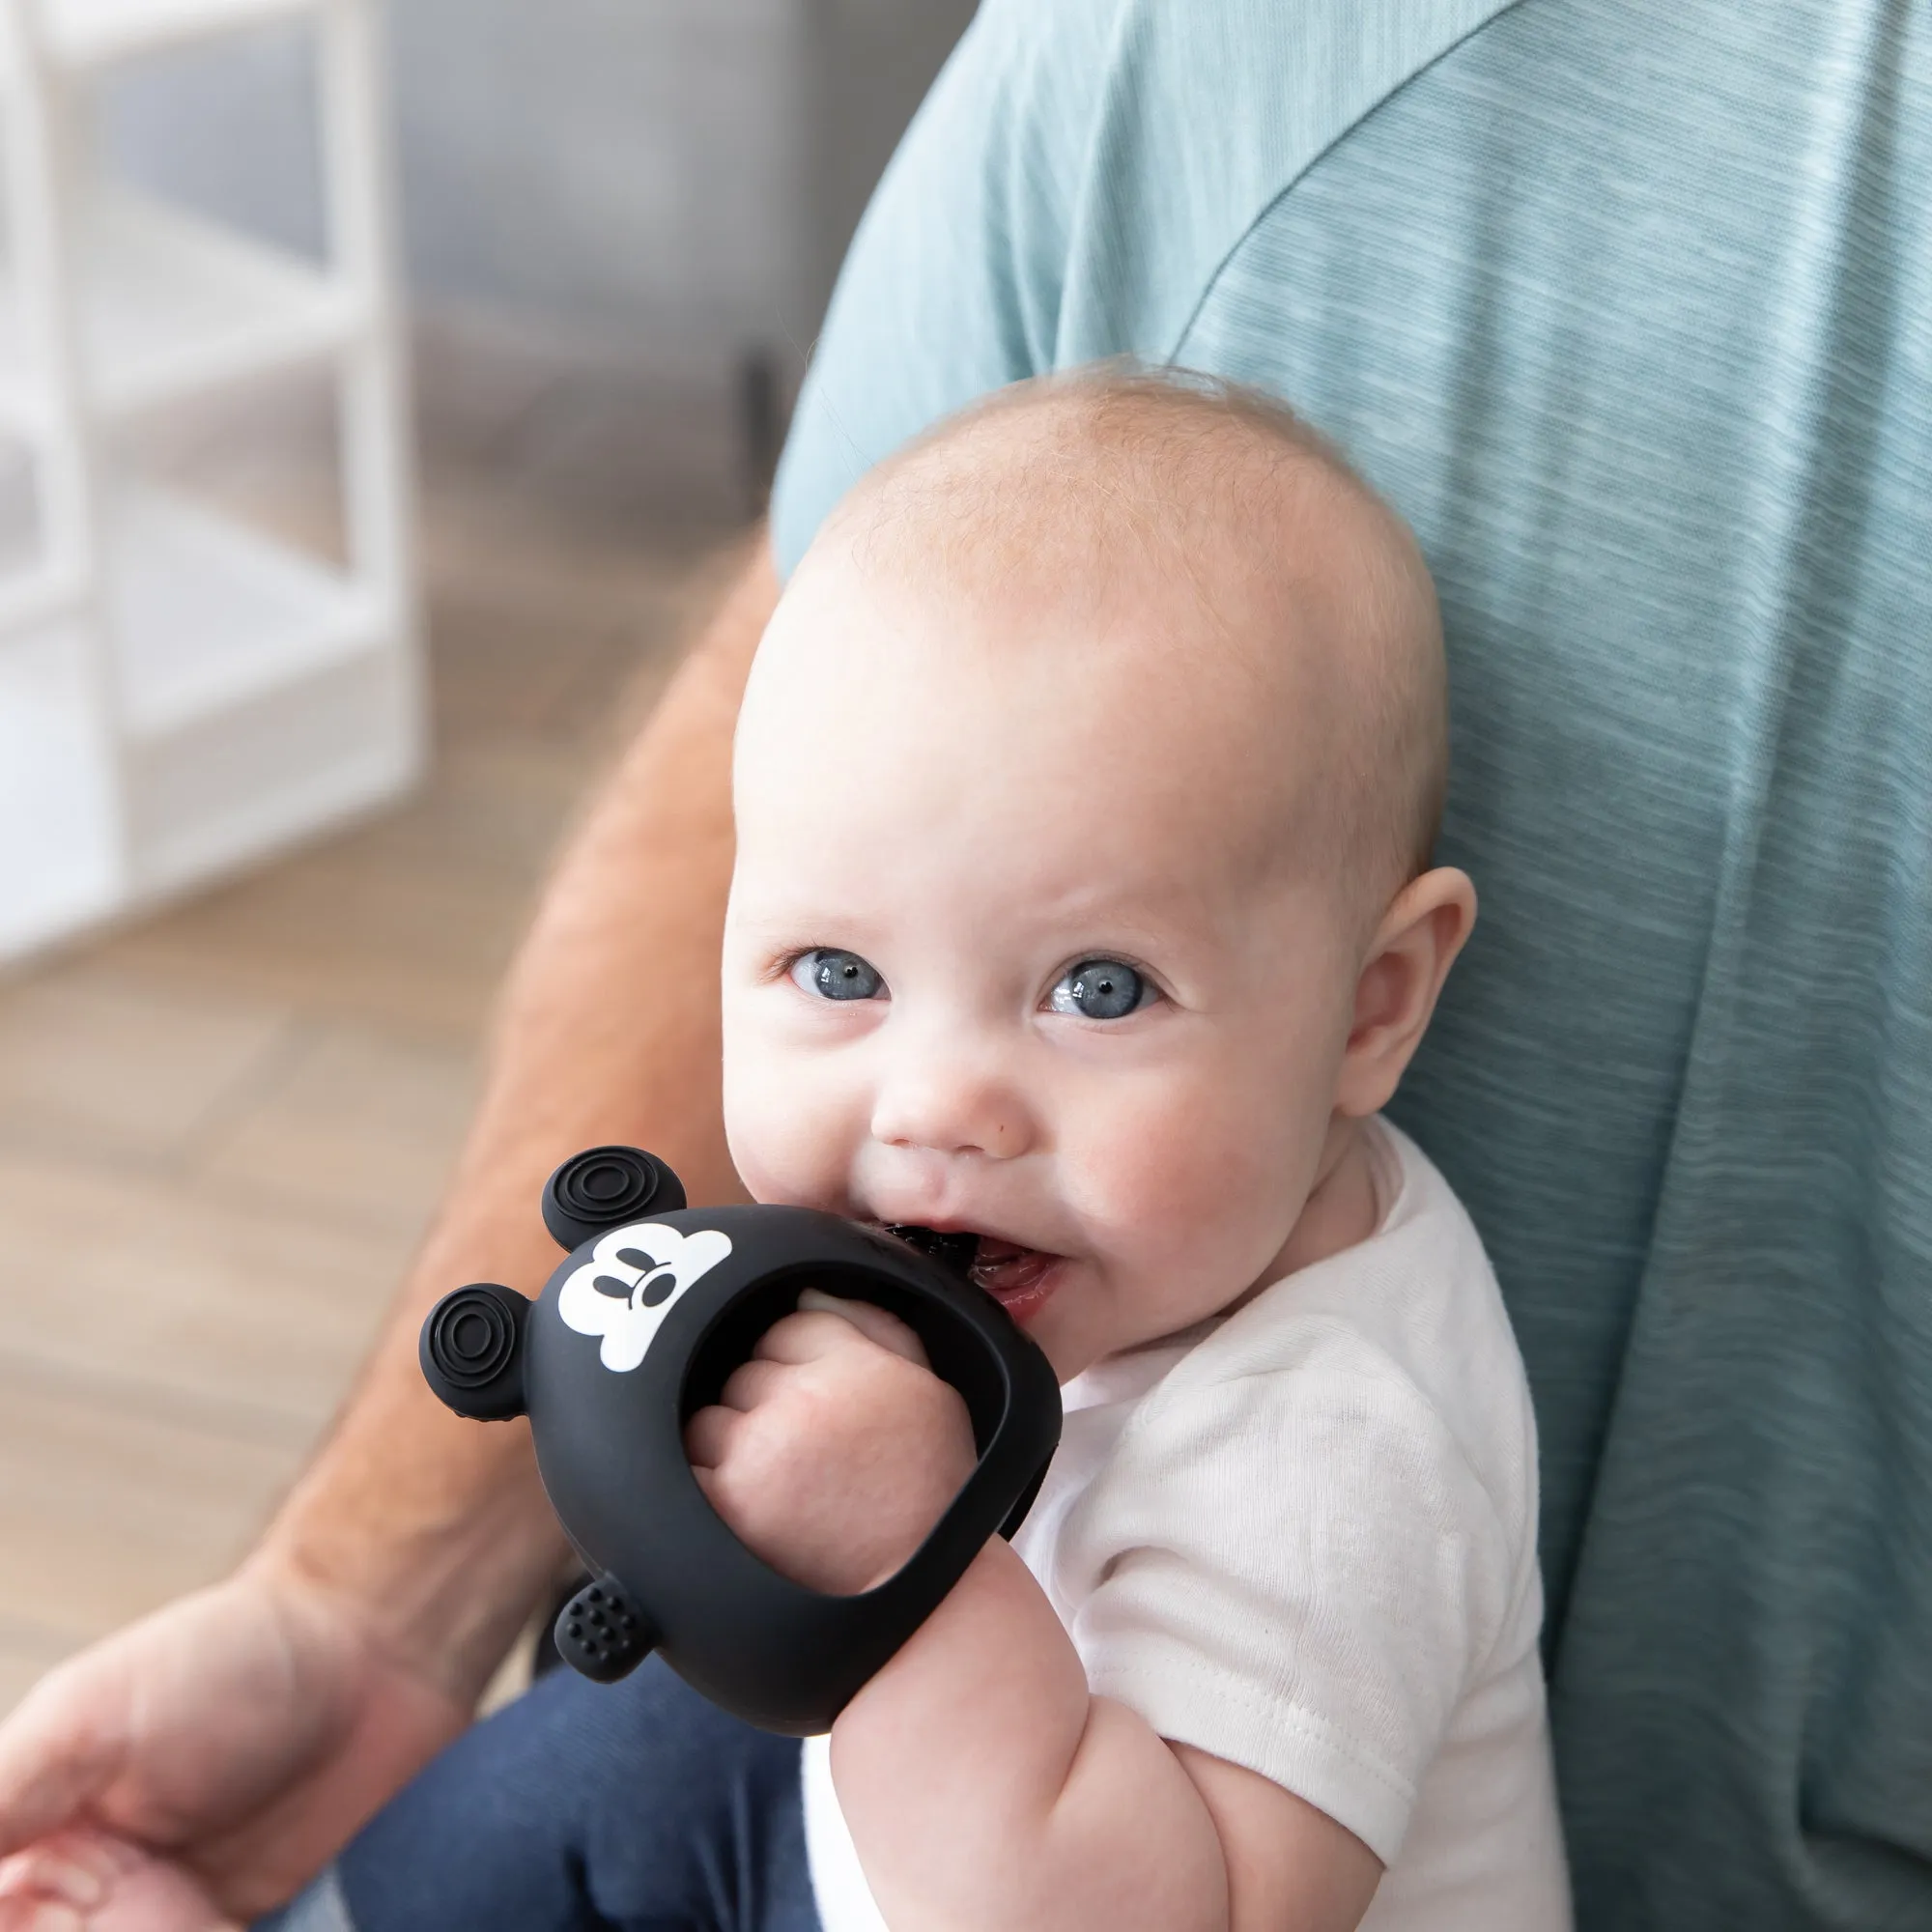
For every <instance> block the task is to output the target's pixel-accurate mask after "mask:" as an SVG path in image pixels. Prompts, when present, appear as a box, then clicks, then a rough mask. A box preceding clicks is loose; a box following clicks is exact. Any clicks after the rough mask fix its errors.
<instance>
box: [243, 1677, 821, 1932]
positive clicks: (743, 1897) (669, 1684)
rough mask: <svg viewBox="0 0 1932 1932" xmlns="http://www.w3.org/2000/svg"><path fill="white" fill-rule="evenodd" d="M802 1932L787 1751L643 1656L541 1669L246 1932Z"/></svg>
mask: <svg viewBox="0 0 1932 1932" xmlns="http://www.w3.org/2000/svg"><path fill="white" fill-rule="evenodd" d="M442 1927H447V1928H449V1932H591V1928H595V1932H604V1928H615V1932H819V1927H818V1914H817V1911H816V1909H815V1908H814V1906H813V1904H812V1898H811V1883H810V1875H809V1873H808V1870H807V1866H806V1856H805V1817H804V1809H803V1805H802V1804H801V1801H800V1795H799V1747H798V1744H797V1742H796V1741H795V1740H793V1739H789V1738H775V1737H769V1736H767V1735H766V1734H765V1733H764V1732H762V1731H754V1730H752V1729H751V1728H750V1727H748V1726H747V1725H744V1724H741V1723H739V1722H738V1721H737V1719H733V1718H727V1717H725V1715H724V1713H723V1712H721V1711H718V1710H716V1709H714V1708H713V1707H712V1706H711V1705H710V1704H707V1703H706V1702H705V1701H704V1700H703V1699H702V1698H701V1697H699V1696H698V1695H697V1693H696V1691H695V1690H690V1689H689V1688H688V1687H687V1686H686V1685H685V1684H684V1683H682V1682H681V1681H680V1680H679V1679H678V1678H677V1677H676V1676H674V1675H673V1674H672V1673H671V1671H670V1670H669V1669H668V1668H667V1667H666V1666H665V1665H664V1664H663V1663H661V1662H659V1661H658V1660H657V1659H656V1658H652V1659H651V1660H650V1661H649V1662H646V1663H645V1664H644V1665H643V1666H642V1667H641V1668H640V1669H639V1670H638V1671H637V1672H636V1674H635V1675H633V1676H631V1677H629V1678H627V1679H626V1680H625V1681H624V1682H623V1683H621V1684H617V1685H610V1686H599V1685H594V1684H589V1683H586V1682H585V1681H584V1680H583V1679H582V1678H581V1677H579V1676H577V1675H576V1674H575V1673H574V1672H572V1671H569V1670H556V1671H553V1672H552V1673H551V1674H550V1675H549V1676H548V1677H546V1678H544V1679H543V1680H542V1681H541V1682H540V1683H539V1684H537V1685H536V1686H535V1687H534V1688H533V1689H532V1690H530V1691H529V1692H528V1693H527V1694H526V1696H523V1697H521V1698H519V1699H518V1700H517V1701H516V1702H515V1703H514V1704H511V1705H509V1706H507V1707H506V1708H505V1709H503V1710H501V1711H499V1712H498V1713H497V1715H496V1716H495V1717H494V1718H491V1719H488V1720H487V1721H486V1722H484V1723H481V1724H478V1725H477V1726H476V1727H475V1729H473V1730H471V1731H469V1732H468V1733H467V1734H466V1735H465V1736H463V1737H461V1738H459V1739H458V1740H457V1741H456V1743H455V1744H453V1745H452V1746H451V1747H449V1748H448V1749H447V1750H446V1751H444V1752H443V1753H442V1755H441V1756H440V1757H439V1758H437V1759H436V1760H435V1762H434V1763H432V1764H430V1765H429V1766H428V1767H427V1768H426V1769H425V1770H424V1771H423V1772H422V1774H421V1776H418V1777H417V1778H416V1779H415V1781H414V1782H413V1783H412V1784H411V1785H409V1786H408V1787H407V1788H406V1789H405V1790H403V1791H402V1792H400V1793H399V1794H398V1795H397V1796H396V1797H395V1798H394V1799H392V1800H391V1801H390V1803H389V1804H388V1805H387V1806H386V1807H385V1808H384V1810H383V1811H381V1812H379V1813H378V1814H377V1816H376V1817H375V1818H373V1819H371V1820H370V1822H369V1824H368V1825H367V1826H365V1827H364V1828H363V1830H362V1832H361V1833H360V1834H359V1835H358V1836H357V1837H356V1838H355V1840H354V1841H353V1842H352V1843H351V1844H350V1845H349V1846H348V1848H347V1849H346V1850H345V1851H344V1852H343V1853H342V1856H341V1857H340V1858H339V1859H337V1861H335V1863H334V1864H333V1865H332V1866H330V1868H329V1869H328V1870H327V1872H325V1873H324V1874H323V1876H322V1877H321V1878H320V1879H318V1880H317V1881H316V1883H315V1884H314V1885H312V1886H311V1887H310V1888H309V1889H308V1890H306V1891H305V1892H303V1893H302V1894H301V1896H300V1897H298V1899H297V1900H296V1901H295V1902H294V1903H293V1904H292V1905H290V1906H288V1907H286V1908H285V1909H284V1910H283V1911H281V1912H278V1913H276V1914H274V1915H273V1916H272V1917H270V1918H267V1919H264V1920H262V1921H260V1923H259V1925H258V1926H257V1928H256V1932H270V1928H272V1932H439V1928H442Z"/></svg>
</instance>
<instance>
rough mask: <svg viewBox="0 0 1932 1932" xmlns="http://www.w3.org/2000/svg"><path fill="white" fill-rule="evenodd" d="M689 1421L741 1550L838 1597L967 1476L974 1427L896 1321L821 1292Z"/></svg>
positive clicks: (777, 1326) (898, 1553)
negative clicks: (709, 1405)
mask: <svg viewBox="0 0 1932 1932" xmlns="http://www.w3.org/2000/svg"><path fill="white" fill-rule="evenodd" d="M798 1307H799V1312H798V1313H797V1314H796V1315H788V1316H786V1317H785V1318H784V1320H783V1321H779V1322H776V1323H774V1324H773V1326H772V1327H770V1328H769V1329H767V1330H766V1331H765V1333H764V1335H763V1336H762V1337H760V1339H759V1342H758V1346H757V1348H756V1349H755V1350H753V1354H752V1359H751V1360H750V1361H748V1362H745V1363H742V1364H741V1365H740V1366H739V1367H738V1368H737V1369H736V1370H734V1371H733V1372H732V1375H731V1378H730V1379H729V1380H728V1381H727V1382H726V1383H725V1387H724V1389H723V1391H722V1392H721V1395H720V1399H719V1402H718V1404H717V1405H716V1406H713V1407H710V1408H701V1409H699V1410H698V1411H697V1413H696V1415H694V1416H693V1417H692V1418H691V1421H690V1423H689V1425H688V1426H687V1428H686V1430H685V1437H684V1443H685V1453H686V1454H687V1455H688V1456H689V1457H690V1458H691V1465H692V1469H693V1471H694V1473H695V1474H696V1477H697V1481H698V1484H699V1486H700V1487H701V1488H702V1490H703V1491H704V1493H705V1495H706V1496H707V1497H709V1498H710V1501H711V1506H712V1508H713V1509H715V1510H716V1511H717V1512H718V1514H719V1515H720V1516H721V1517H722V1518H724V1520H725V1522H726V1523H728V1524H729V1525H730V1527H731V1529H732V1530H733V1532H734V1533H735V1534H736V1535H737V1537H738V1539H739V1541H740V1542H742V1543H743V1544H744V1545H745V1546H746V1548H749V1549H751V1550H752V1551H753V1552H754V1553H755V1554H756V1555H758V1556H760V1557H762V1558H763V1559H764V1560H765V1561H766V1562H767V1563H769V1564H770V1565H771V1566H772V1568H773V1569H775V1570H778V1571H781V1572H782V1573H783V1574H784V1575H785V1576H787V1577H791V1579H792V1580H793V1581H794V1582H798V1583H803V1584H805V1585H807V1586H808V1587H809V1588H810V1589H814V1590H824V1591H826V1592H828V1593H830V1594H833V1595H839V1596H842V1595H848V1594H851V1593H853V1592H856V1591H860V1590H868V1589H870V1588H871V1587H872V1586H873V1585H874V1584H875V1583H882V1582H884V1581H885V1579H886V1578H887V1577H890V1576H892V1575H893V1573H894V1572H895V1571H896V1570H897V1569H898V1568H899V1566H900V1565H901V1564H902V1563H904V1562H905V1560H906V1558H907V1557H909V1556H910V1555H911V1554H912V1553H913V1551H914V1550H915V1549H917V1548H919V1546H920V1544H921V1543H922V1542H923V1541H924V1539H925V1535H926V1532H927V1531H928V1530H929V1529H931V1527H932V1525H933V1524H934V1523H935V1522H937V1521H938V1520H939V1518H940V1516H941V1515H942V1514H943V1513H944V1511H945V1509H946V1506H947V1504H948V1503H950V1502H951V1501H952V1498H953V1497H954V1496H955V1495H957V1494H958V1493H959V1491H960V1489H961V1487H962V1486H963V1485H964V1483H965V1481H966V1478H967V1477H968V1476H969V1475H971V1474H972V1472H973V1463H974V1460H975V1457H974V1448H973V1426H972V1423H971V1421H970V1420H969V1419H968V1417H967V1414H966V1405H965V1404H964V1403H963V1402H962V1401H961V1400H960V1399H959V1394H958V1391H957V1390H956V1389H953V1388H952V1387H951V1386H949V1385H948V1384H947V1383H945V1382H943V1381H941V1380H940V1379H939V1378H938V1377H937V1376H935V1375H934V1374H933V1373H932V1371H931V1370H930V1369H929V1368H928V1367H927V1366H926V1359H925V1350H923V1348H921V1347H920V1343H919V1338H918V1336H916V1335H915V1334H914V1333H913V1332H912V1330H911V1329H910V1328H908V1327H907V1326H906V1325H905V1323H904V1322H903V1321H899V1320H898V1319H897V1318H896V1317H895V1316H892V1315H889V1314H887V1313H886V1311H885V1310H884V1309H883V1308H875V1307H874V1306H872V1304H871V1303H869V1302H863V1301H839V1300H835V1299H834V1298H833V1297H832V1296H831V1295H829V1294H821V1293H818V1291H817V1290H815V1289H808V1290H807V1291H806V1292H805V1293H803V1294H801V1295H800V1296H799V1300H798Z"/></svg>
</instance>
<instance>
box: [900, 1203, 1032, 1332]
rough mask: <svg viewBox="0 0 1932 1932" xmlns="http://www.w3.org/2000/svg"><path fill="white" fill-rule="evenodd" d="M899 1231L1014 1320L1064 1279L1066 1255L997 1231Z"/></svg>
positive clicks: (1029, 1311) (1022, 1317)
mask: <svg viewBox="0 0 1932 1932" xmlns="http://www.w3.org/2000/svg"><path fill="white" fill-rule="evenodd" d="M887 1233H889V1234H893V1235H896V1236H898V1237H899V1239H900V1240H902V1241H904V1242H906V1243H907V1244H908V1245H909V1246H911V1247H915V1248H917V1249H918V1250H919V1251H920V1253H921V1254H923V1255H930V1256H931V1257H932V1259H933V1260H934V1261H936V1262H938V1263H940V1264H941V1265H942V1266H945V1267H950V1268H952V1269H954V1270H955V1271H956V1272H958V1273H960V1274H963V1275H964V1276H966V1278H967V1279H968V1280H969V1281H971V1282H974V1283H976V1284H977V1285H978V1286H979V1287H980V1288H983V1289H984V1290H985V1291H986V1293H988V1294H990V1295H991V1296H992V1297H993V1298H994V1299H995V1300H996V1301H997V1302H999V1304H1000V1306H1001V1307H1002V1308H1004V1309H1005V1310H1006V1311H1007V1313H1008V1314H1009V1315H1010V1316H1011V1317H1012V1318H1013V1320H1014V1321H1025V1320H1026V1319H1027V1318H1028V1317H1029V1316H1030V1315H1032V1314H1033V1313H1034V1312H1035V1311H1036V1310H1037V1309H1038V1308H1040V1307H1042V1306H1043V1305H1044V1304H1045V1301H1046V1298H1047V1296H1048V1295H1050V1294H1051V1293H1053V1290H1054V1286H1055V1283H1056V1281H1057V1280H1058V1278H1059V1271H1060V1266H1061V1264H1062V1263H1063V1262H1064V1261H1065V1259H1066V1257H1065V1255H1052V1254H1048V1253H1047V1252H1046V1251H1045V1249H1043V1248H1023V1247H1021V1246H1020V1244H1019V1243H1018V1242H1017V1241H1006V1240H1002V1239H1001V1238H1000V1237H999V1236H997V1235H980V1234H976V1233H974V1232H973V1231H972V1230H971V1229H969V1228H958V1229H940V1228H916V1227H903V1226H901V1227H894V1228H889V1229H888V1230H887Z"/></svg>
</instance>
